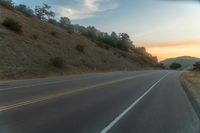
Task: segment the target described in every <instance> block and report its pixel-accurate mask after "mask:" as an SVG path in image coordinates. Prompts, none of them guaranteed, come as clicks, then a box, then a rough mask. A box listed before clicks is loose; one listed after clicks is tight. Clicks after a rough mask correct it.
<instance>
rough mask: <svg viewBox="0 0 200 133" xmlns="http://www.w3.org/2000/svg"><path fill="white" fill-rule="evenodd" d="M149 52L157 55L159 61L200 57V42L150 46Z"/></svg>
mask: <svg viewBox="0 0 200 133" xmlns="http://www.w3.org/2000/svg"><path fill="white" fill-rule="evenodd" d="M147 51H148V52H150V53H152V54H153V55H156V56H157V57H158V59H159V61H162V60H164V59H166V58H173V57H178V56H194V57H200V40H195V41H194V40H193V41H179V42H171V43H168V44H158V45H150V46H147Z"/></svg>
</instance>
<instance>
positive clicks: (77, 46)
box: [76, 44, 85, 53]
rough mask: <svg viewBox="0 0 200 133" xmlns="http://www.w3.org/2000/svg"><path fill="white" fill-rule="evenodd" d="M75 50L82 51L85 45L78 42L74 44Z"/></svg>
mask: <svg viewBox="0 0 200 133" xmlns="http://www.w3.org/2000/svg"><path fill="white" fill-rule="evenodd" d="M76 50H77V51H79V52H81V53H83V52H84V50H85V46H83V45H80V44H78V45H76Z"/></svg>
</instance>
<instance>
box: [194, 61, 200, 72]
mask: <svg viewBox="0 0 200 133" xmlns="http://www.w3.org/2000/svg"><path fill="white" fill-rule="evenodd" d="M193 66H194V70H198V71H200V61H198V62H196V63H195V64H194V65H193Z"/></svg>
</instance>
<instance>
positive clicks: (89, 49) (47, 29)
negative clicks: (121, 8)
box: [0, 6, 158, 78]
mask: <svg viewBox="0 0 200 133" xmlns="http://www.w3.org/2000/svg"><path fill="white" fill-rule="evenodd" d="M6 18H10V19H13V20H14V21H16V22H17V23H19V24H20V26H21V30H22V31H21V33H16V32H14V31H12V30H10V29H9V28H8V27H6V26H5V25H3V22H4V21H5V19H6ZM0 58H1V60H0V77H1V78H5V77H6V78H25V77H26V78H27V77H41V76H47V75H60V74H69V73H81V72H92V71H113V70H135V69H147V68H155V67H157V66H158V63H157V60H156V59H155V57H152V56H151V55H150V54H148V53H147V52H146V51H145V49H142V50H139V49H138V50H135V52H134V51H123V50H120V49H117V48H113V47H106V48H103V47H100V46H99V45H97V44H96V43H94V42H92V41H90V39H88V38H86V37H84V36H82V35H80V34H78V33H70V32H68V31H67V30H66V29H64V28H62V27H60V26H56V25H53V24H50V23H48V22H45V21H41V20H39V19H38V18H37V17H28V16H26V15H24V14H22V13H21V12H19V11H17V10H15V9H7V8H5V7H3V6H0Z"/></svg>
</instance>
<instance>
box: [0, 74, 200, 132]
mask: <svg viewBox="0 0 200 133" xmlns="http://www.w3.org/2000/svg"><path fill="white" fill-rule="evenodd" d="M180 74H181V72H178V71H159V70H157V71H127V72H111V73H97V74H86V75H79V76H78V75H76V76H67V77H56V78H46V79H34V80H18V81H8V82H0V133H199V132H200V121H199V119H198V116H197V115H196V113H195V111H194V109H193V107H192V105H191V103H190V101H189V100H188V98H187V96H186V94H185V92H184V90H183V88H182V86H181V84H180V81H179V76H180Z"/></svg>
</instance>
